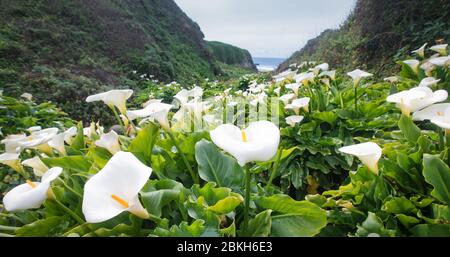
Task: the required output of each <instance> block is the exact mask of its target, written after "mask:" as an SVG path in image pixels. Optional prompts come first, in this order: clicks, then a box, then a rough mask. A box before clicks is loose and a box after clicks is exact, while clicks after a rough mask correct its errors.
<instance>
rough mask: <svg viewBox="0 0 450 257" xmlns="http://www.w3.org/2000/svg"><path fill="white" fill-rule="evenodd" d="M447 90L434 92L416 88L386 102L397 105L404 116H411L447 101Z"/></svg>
mask: <svg viewBox="0 0 450 257" xmlns="http://www.w3.org/2000/svg"><path fill="white" fill-rule="evenodd" d="M447 98H448V93H447V91H446V90H437V91H435V92H433V91H432V90H431V89H430V88H428V87H415V88H412V89H410V90H406V91H402V92H399V93H396V94H393V95H390V96H388V97H387V99H386V101H388V102H390V103H396V104H397V106H398V107H399V108H400V110H401V111H402V113H403V114H404V115H407V116H409V115H410V113H411V112H416V111H418V110H421V109H423V108H425V107H427V106H430V105H432V104H435V103H439V102H442V101H445V100H447Z"/></svg>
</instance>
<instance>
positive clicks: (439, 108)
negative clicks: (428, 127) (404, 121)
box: [412, 103, 450, 121]
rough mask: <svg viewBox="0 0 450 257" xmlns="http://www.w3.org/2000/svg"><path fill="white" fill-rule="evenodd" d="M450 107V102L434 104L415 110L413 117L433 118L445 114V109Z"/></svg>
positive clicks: (416, 118) (421, 118)
mask: <svg viewBox="0 0 450 257" xmlns="http://www.w3.org/2000/svg"><path fill="white" fill-rule="evenodd" d="M447 108H450V103H443V104H433V105H431V106H428V107H427V108H425V109H423V110H420V111H417V112H414V113H413V115H412V119H413V120H414V121H424V120H432V119H433V118H434V117H436V116H445V111H446V110H447Z"/></svg>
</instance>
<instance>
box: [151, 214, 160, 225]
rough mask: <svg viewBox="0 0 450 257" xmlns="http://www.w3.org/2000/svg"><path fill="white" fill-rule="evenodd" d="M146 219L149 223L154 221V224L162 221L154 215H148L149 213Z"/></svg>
mask: <svg viewBox="0 0 450 257" xmlns="http://www.w3.org/2000/svg"><path fill="white" fill-rule="evenodd" d="M148 219H149V220H151V221H154V222H156V223H160V222H161V221H162V219H161V218H159V217H156V216H155V215H153V214H150V213H149V214H148Z"/></svg>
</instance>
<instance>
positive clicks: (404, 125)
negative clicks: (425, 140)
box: [398, 115, 422, 144]
mask: <svg viewBox="0 0 450 257" xmlns="http://www.w3.org/2000/svg"><path fill="white" fill-rule="evenodd" d="M398 127H399V128H400V129H401V131H402V132H403V136H404V137H405V138H406V139H407V140H408V141H409V142H411V143H413V144H415V143H416V142H417V140H418V139H419V137H420V136H421V135H422V133H421V130H420V128H419V127H417V126H416V124H414V122H413V120H412V119H411V118H410V117H406V116H405V115H402V117H401V118H400V120H399V121H398Z"/></svg>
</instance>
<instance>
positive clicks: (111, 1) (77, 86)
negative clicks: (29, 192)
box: [0, 0, 221, 118]
mask: <svg viewBox="0 0 450 257" xmlns="http://www.w3.org/2000/svg"><path fill="white" fill-rule="evenodd" d="M0 2H1V7H2V8H0V88H1V89H2V90H3V91H4V93H5V94H8V95H12V96H18V95H20V94H22V93H23V92H25V91H26V92H30V93H32V94H33V95H34V96H35V99H37V100H39V101H43V100H52V101H55V102H57V103H58V104H59V105H60V106H62V107H63V108H64V110H66V111H68V112H69V113H70V114H72V115H73V117H74V118H79V117H80V116H81V115H82V114H83V113H86V112H90V111H92V110H83V109H82V108H81V107H80V106H79V104H80V102H82V101H83V100H84V98H85V97H86V96H87V95H89V94H91V93H93V92H98V91H100V90H103V89H107V88H112V87H121V86H124V87H131V88H135V89H138V88H139V85H140V84H139V83H140V81H142V80H143V79H145V78H148V79H158V80H160V81H167V82H170V81H173V80H177V81H180V82H186V83H190V82H194V81H196V80H198V79H201V78H206V77H209V78H214V77H215V76H216V75H218V74H220V73H221V70H220V68H219V66H218V65H217V64H216V62H215V59H214V57H213V56H212V54H211V52H210V51H209V49H208V47H207V46H206V42H205V41H204V40H203V37H204V35H203V33H202V32H201V30H200V28H199V26H198V25H197V24H196V23H195V22H193V21H192V20H191V19H190V18H189V17H187V15H186V14H185V13H184V12H183V11H182V10H181V9H180V8H179V7H178V6H177V5H176V3H175V2H174V1H173V0H22V1H17V0H0ZM69 98H70V99H71V100H70V101H68V99H69ZM87 108H88V107H87Z"/></svg>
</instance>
